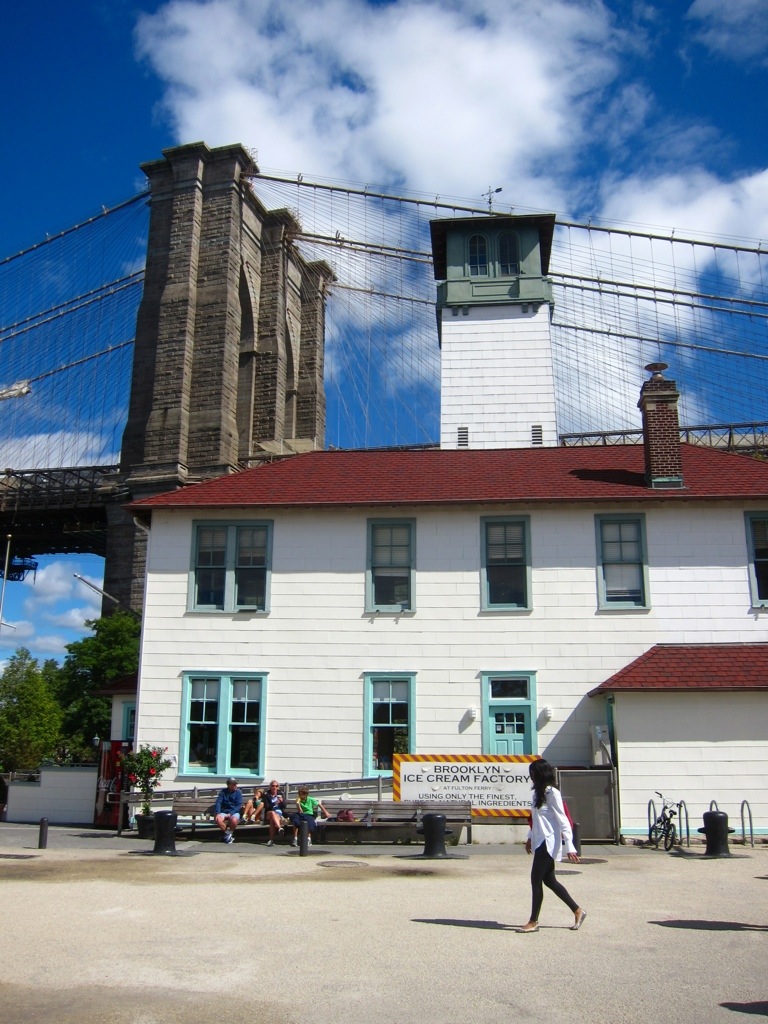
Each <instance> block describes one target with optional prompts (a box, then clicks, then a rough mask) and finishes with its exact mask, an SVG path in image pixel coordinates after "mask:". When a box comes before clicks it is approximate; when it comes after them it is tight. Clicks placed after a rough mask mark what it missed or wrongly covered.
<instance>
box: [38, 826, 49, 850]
mask: <svg viewBox="0 0 768 1024" xmlns="http://www.w3.org/2000/svg"><path fill="white" fill-rule="evenodd" d="M37 848H38V850H47V849H48V819H47V818H41V819H40V831H39V832H38V835H37Z"/></svg>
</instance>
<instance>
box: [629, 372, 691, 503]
mask: <svg viewBox="0 0 768 1024" xmlns="http://www.w3.org/2000/svg"><path fill="white" fill-rule="evenodd" d="M666 369H667V364H666V363H649V364H648V365H647V366H646V370H648V371H649V372H650V373H651V379H650V380H647V381H646V382H645V383H644V384H643V387H642V389H641V391H640V401H639V402H638V403H637V407H638V409H640V410H641V411H642V414H643V446H644V448H645V479H646V482H647V484H648V486H649V487H653V488H657V489H664V488H667V489H669V488H679V487H683V486H684V484H683V461H682V453H681V449H680V421H679V420H678V416H677V400H678V399H679V398H680V393H679V391H678V390H677V387H676V386H675V382H674V381H673V380H665V378H664V377H663V375H662V371H663V370H666Z"/></svg>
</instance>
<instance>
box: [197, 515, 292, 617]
mask: <svg viewBox="0 0 768 1024" xmlns="http://www.w3.org/2000/svg"><path fill="white" fill-rule="evenodd" d="M271 546H272V524H271V523H269V522H262V523H242V524H241V523H197V524H196V525H195V527H194V551H193V570H192V576H193V579H192V586H191V601H190V607H191V608H192V609H195V610H198V611H240V610H246V609H250V610H253V611H267V610H268V599H269V575H270V561H271Z"/></svg>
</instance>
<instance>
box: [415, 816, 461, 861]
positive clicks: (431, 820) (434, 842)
mask: <svg viewBox="0 0 768 1024" xmlns="http://www.w3.org/2000/svg"><path fill="white" fill-rule="evenodd" d="M445 820H446V819H445V815H444V814H425V815H424V816H423V817H422V819H421V825H420V826H419V827H418V828H417V829H416V831H417V832H421V833H423V835H424V853H423V855H422V856H424V857H447V856H448V853H447V851H446V849H445V837H446V836H450V835H453V830H452V829H450V828H446V827H445Z"/></svg>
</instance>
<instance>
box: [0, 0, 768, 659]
mask: <svg viewBox="0 0 768 1024" xmlns="http://www.w3.org/2000/svg"><path fill="white" fill-rule="evenodd" d="M765 13H766V8H765V0H729V2H728V3H723V2H722V0H693V2H691V0H679V2H678V0H654V2H630V0H628V2H618V0H616V2H608V0H606V2H601V0H551V2H549V3H547V4H541V3H540V2H538V0H505V2H504V3H500V2H499V0H391V2H381V3H369V2H366V0H314V2H311V3H301V2H284V3H282V4H276V3H274V0H167V2H160V0H155V2H149V0H146V2H136V0H78V2H76V3H70V4H63V3H61V2H56V3H54V2H52V0H40V2H38V3H36V4H34V5H30V4H20V3H7V4H4V5H3V9H2V13H1V14H0V27H1V28H2V32H0V48H1V52H2V67H3V71H4V76H5V82H6V90H5V91H6V96H7V99H8V100H9V102H7V103H6V105H5V113H4V116H3V123H2V128H3V139H4V143H5V154H6V156H5V160H4V162H3V179H4V180H3V188H2V190H0V224H1V225H2V235H1V236H0V237H1V238H2V244H1V245H0V256H5V255H9V254H11V253H14V252H17V251H19V250H21V249H23V248H25V247H27V246H29V245H32V244H34V243H36V242H38V241H40V240H41V239H42V238H43V237H45V235H46V234H55V233H57V232H58V231H60V230H62V229H64V228H67V227H69V226H71V225H72V224H74V223H76V222H78V221H81V220H83V219H85V218H87V217H89V216H91V215H92V214H94V213H96V212H98V211H99V210H100V209H101V208H102V206H111V205H113V204H115V203H117V202H119V201H121V200H122V199H125V198H127V197H129V196H131V195H133V194H134V193H135V192H137V191H139V189H140V188H141V187H142V186H143V180H144V179H143V175H142V174H141V172H140V170H139V167H138V165H139V164H140V163H141V162H143V161H145V160H151V159H155V158H157V157H158V156H159V155H160V153H161V150H162V149H163V148H164V147H167V146H170V145H175V144H178V143H181V142H191V141H194V140H197V139H203V140H205V141H206V142H207V143H208V144H209V145H212V146H213V145H223V144H227V143H232V142H242V143H243V144H244V145H246V146H247V147H249V148H252V149H255V150H257V151H258V162H259V165H260V166H261V167H262V169H263V170H285V171H288V172H290V173H296V172H302V173H303V174H304V175H305V177H311V176H312V175H317V176H323V177H332V178H337V179H341V180H344V181H348V182H359V183H368V184H372V185H375V184H381V185H389V186H392V185H396V186H400V187H402V188H404V189H405V188H407V189H413V190H418V191H421V192H424V193H428V194H433V195H437V194H439V195H441V196H445V197H449V196H450V197H461V198H463V199H465V200H467V199H468V200H470V201H480V197H481V195H482V193H483V192H484V191H485V190H486V189H487V188H488V186H489V185H492V186H493V187H494V188H495V187H502V188H503V193H502V194H501V197H500V198H501V199H503V200H504V202H506V203H509V204H514V205H515V207H516V208H517V209H520V210H526V209H533V208H538V209H542V208H543V209H548V210H553V211H555V212H557V213H558V214H560V215H561V216H563V217H570V218H574V219H580V220H587V219H589V218H593V219H594V220H595V221H599V220H601V219H602V220H608V221H611V222H614V223H621V224H638V225H644V226H653V227H663V228H675V229H676V230H677V231H678V232H680V233H682V232H683V231H684V230H687V231H693V232H695V233H696V234H697V235H699V236H702V235H713V236H723V235H727V236H735V237H737V238H750V239H758V238H768V132H766V128H765V126H766V99H765V97H766V96H767V95H768V18H766V16H765ZM73 572H82V574H83V575H85V576H87V577H88V578H90V579H92V580H93V581H94V582H96V583H98V582H99V581H100V575H101V566H100V563H99V561H98V560H97V559H87V560H85V561H80V560H78V561H76V562H75V561H73V560H72V559H71V558H69V559H65V558H64V557H63V556H62V557H60V558H56V559H42V560H41V569H40V571H39V572H38V577H37V582H36V584H35V586H34V587H33V586H32V585H31V580H29V581H28V582H27V583H26V584H9V585H8V587H7V590H6V606H5V614H4V618H5V619H6V620H7V621H10V622H12V623H14V624H15V625H16V626H17V629H16V631H15V633H13V632H12V631H10V630H7V629H5V628H4V629H3V630H2V632H0V662H1V661H2V659H4V658H7V656H8V654H9V653H10V652H11V651H12V650H13V649H15V647H16V646H18V645H19V644H21V643H23V644H24V645H26V646H28V647H29V648H30V649H31V650H32V651H33V653H34V654H35V655H37V656H39V657H41V658H44V657H56V658H59V659H60V658H61V657H63V654H64V649H63V645H64V644H65V643H67V642H70V641H71V640H73V639H76V638H78V637H79V636H81V635H82V634H83V628H82V621H83V618H84V617H92V616H93V615H95V614H97V611H98V609H97V604H98V601H97V599H96V598H95V595H92V593H91V592H90V591H88V589H87V588H85V587H83V585H82V584H80V583H78V582H77V581H76V580H75V579H74V577H73V575H72V573H73ZM91 597H93V598H94V601H91Z"/></svg>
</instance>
